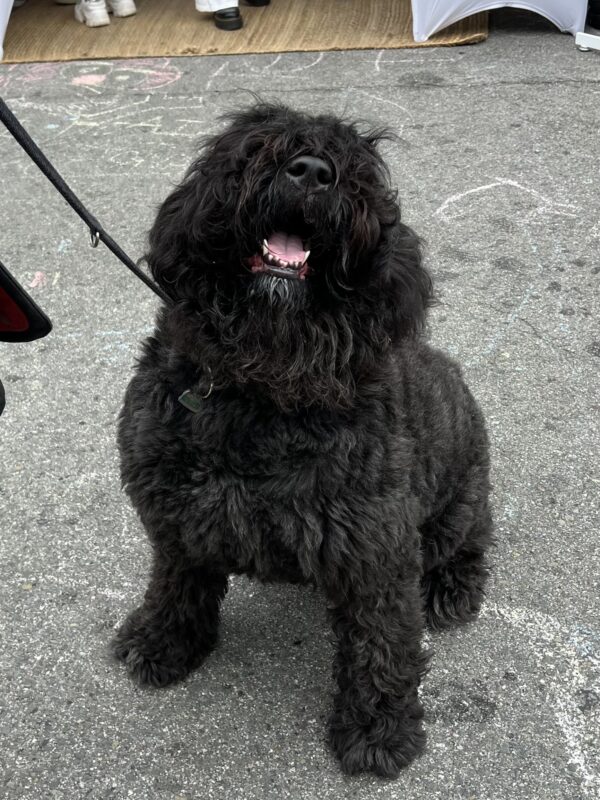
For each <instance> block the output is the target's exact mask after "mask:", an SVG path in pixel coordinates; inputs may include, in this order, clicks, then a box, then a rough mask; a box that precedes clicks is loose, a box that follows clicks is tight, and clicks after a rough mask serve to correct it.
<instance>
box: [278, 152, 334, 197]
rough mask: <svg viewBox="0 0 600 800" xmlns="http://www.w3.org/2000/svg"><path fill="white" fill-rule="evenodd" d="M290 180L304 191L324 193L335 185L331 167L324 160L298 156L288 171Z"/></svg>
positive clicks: (290, 164)
mask: <svg viewBox="0 0 600 800" xmlns="http://www.w3.org/2000/svg"><path fill="white" fill-rule="evenodd" d="M286 173H287V176H288V178H289V179H290V180H291V181H292V183H294V184H295V185H296V186H297V187H298V188H299V189H302V191H306V190H307V189H310V190H312V191H313V192H322V191H324V190H325V189H328V188H329V187H330V186H331V184H332V183H333V173H332V171H331V167H330V166H329V164H327V162H325V161H323V159H322V158H315V157H314V156H298V158H295V159H294V160H293V161H291V162H290V163H289V164H288V166H287V169H286Z"/></svg>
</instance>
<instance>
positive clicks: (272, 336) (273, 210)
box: [115, 105, 491, 777]
mask: <svg viewBox="0 0 600 800" xmlns="http://www.w3.org/2000/svg"><path fill="white" fill-rule="evenodd" d="M383 135H384V134H383V133H382V132H378V131H372V132H367V133H361V132H360V131H359V130H358V128H357V126H356V125H352V124H346V123H344V122H342V121H340V120H338V119H336V118H334V117H330V116H318V117H313V116H307V115H303V114H300V113H297V112H294V111H291V110H289V109H287V108H284V107H280V106H273V105H258V106H254V107H252V108H250V109H248V110H245V111H242V112H239V113H237V114H235V115H232V116H231V117H230V119H229V126H228V127H227V128H226V130H225V131H224V132H223V133H221V134H220V135H218V136H215V137H213V138H211V139H209V140H208V141H207V142H206V143H205V145H204V148H203V150H202V152H201V154H200V156H199V158H198V160H197V161H196V162H195V163H194V164H193V165H192V167H191V169H190V170H189V171H188V173H187V175H186V176H185V178H184V180H183V182H182V183H181V185H180V186H178V187H177V188H176V189H175V190H174V191H173V193H172V194H171V195H170V197H168V198H167V200H166V201H165V203H164V204H163V205H162V207H161V209H160V211H159V213H158V216H157V219H156V222H155V224H154V227H153V228H152V231H151V234H150V250H149V254H148V261H149V263H150V266H151V269H152V272H153V274H154V277H155V279H156V280H157V281H158V282H159V283H160V284H161V286H162V287H163V288H164V289H165V290H167V291H168V292H169V293H170V294H171V295H172V297H173V298H174V300H175V304H174V306H173V307H172V308H163V309H162V310H161V312H160V313H159V317H158V322H157V327H156V331H155V334H154V336H152V337H151V338H150V339H148V340H147V342H146V343H145V346H144V351H143V355H142V357H141V359H140V362H139V364H138V367H137V370H136V374H135V376H134V378H133V380H132V381H131V384H130V386H129V388H128V390H127V394H126V398H125V404H124V408H123V412H122V415H121V421H120V430H119V443H120V450H121V459H122V477H123V482H124V485H125V487H126V489H127V492H128V494H129V496H130V497H131V499H132V501H133V503H134V505H135V507H136V508H137V510H138V512H139V514H140V517H141V519H142V522H143V523H144V525H145V527H146V530H147V532H148V535H149V538H150V540H151V542H152V544H153V549H154V567H153V571H152V575H151V578H150V584H149V587H148V590H147V592H146V596H145V600H144V603H143V605H142V606H141V607H140V608H139V609H137V610H136V611H134V612H133V613H132V614H131V615H130V617H129V618H128V620H127V621H126V622H125V624H124V625H123V627H122V628H121V630H120V632H119V633H118V635H117V638H116V640H115V652H116V654H117V655H118V656H119V658H121V659H122V660H124V661H125V663H126V664H127V666H128V668H129V671H130V672H131V673H132V674H133V675H134V676H135V677H136V678H137V679H138V680H139V681H141V682H143V683H151V684H154V685H157V686H162V685H165V684H167V683H170V682H171V681H174V680H177V679H180V678H183V677H184V676H185V675H187V674H188V672H189V671H190V670H192V669H194V668H195V667H197V666H198V665H199V664H200V663H201V662H202V660H203V659H204V658H205V656H206V655H207V654H208V653H209V652H210V650H211V648H212V647H214V645H215V642H216V638H217V626H218V616H219V604H220V601H221V600H222V599H223V597H224V595H225V592H226V590H227V576H228V574H230V573H241V572H244V573H247V574H249V575H253V576H255V577H257V578H259V579H261V580H286V581H295V582H304V583H312V584H314V585H317V586H318V587H320V588H321V589H322V590H323V592H324V594H325V597H326V599H327V603H328V608H329V613H330V617H331V622H332V626H333V630H334V632H335V635H336V637H337V640H338V652H337V656H336V659H335V664H334V673H335V678H336V680H337V684H338V693H337V695H336V697H335V701H334V707H333V714H332V717H331V721H330V728H329V731H330V740H331V744H332V747H333V750H334V752H335V753H336V754H337V755H338V757H339V758H340V760H341V763H342V767H343V769H344V770H345V771H346V772H348V773H355V772H358V771H361V770H371V771H373V772H375V773H377V774H378V775H382V776H386V777H394V776H396V775H397V774H398V772H399V770H400V769H401V768H402V767H404V766H405V765H406V764H408V763H409V762H410V761H411V759H413V758H414V757H415V756H416V755H418V753H419V752H420V751H421V750H422V748H423V746H424V740H425V737H424V732H423V727H422V716H423V712H422V706H421V703H420V700H419V697H418V693H417V689H418V685H419V682H420V679H421V677H422V675H423V674H424V672H425V669H426V665H427V653H426V651H425V650H424V649H423V647H422V643H421V637H422V632H423V626H424V623H425V621H426V620H427V621H428V622H429V624H430V625H431V626H433V627H436V628H443V627H445V626H447V625H451V624H454V623H460V622H466V621H468V620H470V619H472V618H473V617H474V616H475V615H476V614H477V612H478V610H479V606H480V603H481V600H482V596H483V588H484V583H485V578H486V575H487V568H486V563H485V558H484V556H485V551H486V549H487V547H488V545H489V543H490V539H491V518H490V513H489V506H488V494H489V484H488V446H487V438H486V433H485V428H484V424H483V420H482V417H481V414H480V412H479V410H478V408H477V405H476V403H475V401H474V400H473V398H472V396H471V395H470V393H469V391H468V389H467V388H466V386H465V384H464V382H463V380H462V378H461V374H460V370H459V368H458V366H457V365H456V364H455V363H453V362H452V361H450V360H449V359H448V358H447V357H446V356H445V355H443V354H442V353H440V352H438V351H436V350H433V349H432V348H430V347H428V346H427V345H426V344H425V343H424V342H423V341H422V339H421V337H420V331H421V329H422V327H423V324H424V319H425V314H426V310H427V307H428V305H429V304H430V301H431V297H432V289H431V283H430V279H429V277H428V275H427V273H426V271H425V270H424V268H423V266H422V264H421V253H420V246H419V241H418V239H417V237H416V236H415V235H414V234H413V233H412V231H411V230H410V229H409V228H407V227H406V226H405V225H404V224H403V223H402V222H401V221H400V212H399V208H398V205H397V202H396V198H395V195H394V193H393V192H392V191H391V189H390V185H389V178H388V175H387V171H386V169H385V166H384V164H383V162H382V159H381V157H380V155H379V153H378V151H377V147H376V146H377V143H378V141H379V140H380V139H381V138H382V136H383ZM298 155H310V156H315V157H318V158H320V159H322V160H323V161H324V162H325V163H326V164H327V165H329V168H330V170H331V174H332V176H333V180H332V182H331V183H330V184H329V185H328V186H327V187H326V188H325V189H324V190H321V191H316V190H313V188H310V189H309V188H306V189H302V187H300V188H299V187H298V185H297V184H296V183H294V182H293V181H291V180H290V178H289V174H288V173H287V171H286V170H287V166H288V165H289V164H290V162H291V161H292V160H293V159H294V158H296V157H297V156H298ZM274 231H286V232H288V233H292V234H296V235H297V236H298V237H302V239H303V240H305V241H309V243H310V250H311V255H310V257H309V262H308V264H309V267H310V272H309V274H308V276H307V277H306V279H305V280H291V279H287V278H281V277H275V276H273V275H271V274H268V273H265V272H261V273H260V274H255V273H253V272H252V271H251V269H250V267H249V266H248V265H249V263H250V262H249V259H251V258H252V257H253V256H254V255H255V254H256V253H257V250H258V249H259V248H260V243H261V242H262V240H263V239H265V238H268V237H269V236H270V235H271V234H272V233H273V232H274ZM211 383H212V391H210V393H209V387H210V385H211ZM186 389H192V390H194V391H195V393H196V395H201V394H208V395H209V396H208V397H206V398H205V399H203V400H201V401H200V403H201V406H200V410H199V411H198V412H197V413H193V412H192V411H190V410H188V409H186V408H184V407H183V405H182V404H181V403H179V402H178V400H177V398H178V397H179V395H180V394H181V393H182V392H183V391H185V390H186Z"/></svg>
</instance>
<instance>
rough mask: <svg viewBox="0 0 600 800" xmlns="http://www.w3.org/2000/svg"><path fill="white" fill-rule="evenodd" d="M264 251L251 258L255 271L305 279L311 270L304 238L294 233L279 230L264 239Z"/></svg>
mask: <svg viewBox="0 0 600 800" xmlns="http://www.w3.org/2000/svg"><path fill="white" fill-rule="evenodd" d="M261 249H262V252H261V253H257V254H256V255H254V256H252V258H250V259H249V261H248V264H249V266H250V269H251V270H252V272H253V273H260V272H266V273H268V274H269V275H275V276H277V277H278V278H291V279H295V280H300V281H303V280H304V279H305V278H306V276H307V275H308V272H309V267H308V256H309V255H310V250H307V249H305V247H304V244H303V243H302V239H301V238H300V237H299V236H296V235H295V234H293V233H284V232H283V231H277V232H275V233H272V234H271V235H270V236H269V238H268V239H264V240H263V243H262V246H261Z"/></svg>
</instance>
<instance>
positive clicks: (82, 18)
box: [75, 0, 110, 28]
mask: <svg viewBox="0 0 600 800" xmlns="http://www.w3.org/2000/svg"><path fill="white" fill-rule="evenodd" d="M75 19H76V20H77V21H78V22H85V24H86V25H87V26H88V28H100V27H102V25H110V18H109V16H108V8H107V7H106V3H105V2H104V0H78V3H77V5H76V6H75Z"/></svg>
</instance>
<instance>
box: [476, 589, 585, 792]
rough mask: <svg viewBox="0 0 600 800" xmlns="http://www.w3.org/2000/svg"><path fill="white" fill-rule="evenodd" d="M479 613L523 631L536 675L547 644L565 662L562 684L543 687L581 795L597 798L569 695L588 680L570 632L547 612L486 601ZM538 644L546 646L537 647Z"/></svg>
mask: <svg viewBox="0 0 600 800" xmlns="http://www.w3.org/2000/svg"><path fill="white" fill-rule="evenodd" d="M481 616H482V618H484V619H485V618H486V617H488V618H489V617H492V618H495V619H499V620H501V621H503V622H507V623H508V624H510V625H512V626H513V627H515V628H516V629H517V630H519V631H524V632H526V635H525V637H524V638H525V640H526V642H527V643H528V644H529V646H530V647H529V652H530V653H531V654H532V655H533V657H534V659H535V661H536V663H537V665H538V667H539V671H540V674H542V675H543V673H544V665H543V655H544V653H545V652H547V646H548V645H550V646H551V647H552V649H553V651H554V652H555V653H557V654H558V655H560V656H561V658H562V659H563V660H564V661H565V662H566V664H567V669H568V675H565V680H564V683H565V685H564V686H562V687H561V686H558V685H557V684H548V687H547V688H548V693H549V694H550V695H551V697H552V712H553V714H554V717H555V719H556V722H557V725H558V728H559V730H560V732H561V734H562V736H563V739H564V742H565V745H566V749H567V754H568V760H569V763H571V764H572V765H573V767H574V769H575V770H576V771H577V774H578V776H579V778H580V780H581V786H582V790H583V792H584V794H585V796H586V797H587V798H590V800H597V799H598V798H600V775H598V773H596V772H594V771H593V769H592V768H591V767H590V766H589V763H588V762H589V758H588V755H587V752H586V745H585V738H586V731H585V724H584V721H583V714H582V712H581V710H580V709H579V707H578V706H577V703H576V701H575V699H574V696H573V694H574V693H573V689H574V688H576V689H584V688H587V686H588V683H587V680H586V678H585V676H584V675H583V673H582V671H581V668H580V664H579V661H578V659H577V656H576V654H575V653H574V648H573V645H572V643H571V641H570V639H571V636H572V633H571V632H570V631H569V630H567V628H565V627H564V626H563V625H561V624H560V623H559V622H558V620H557V619H555V618H554V617H552V616H550V615H549V614H543V613H541V612H539V611H533V610H531V609H527V608H518V607H517V608H508V607H505V606H501V605H498V604H496V603H486V604H485V605H484V607H483V608H482V610H481ZM540 643H543V645H546V647H544V646H542V647H539V646H538V645H539V644H540ZM588 660H589V661H590V663H591V664H592V666H593V667H594V669H596V670H600V659H598V658H596V657H595V655H593V654H590V655H589V656H588ZM567 687H568V688H567Z"/></svg>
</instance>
